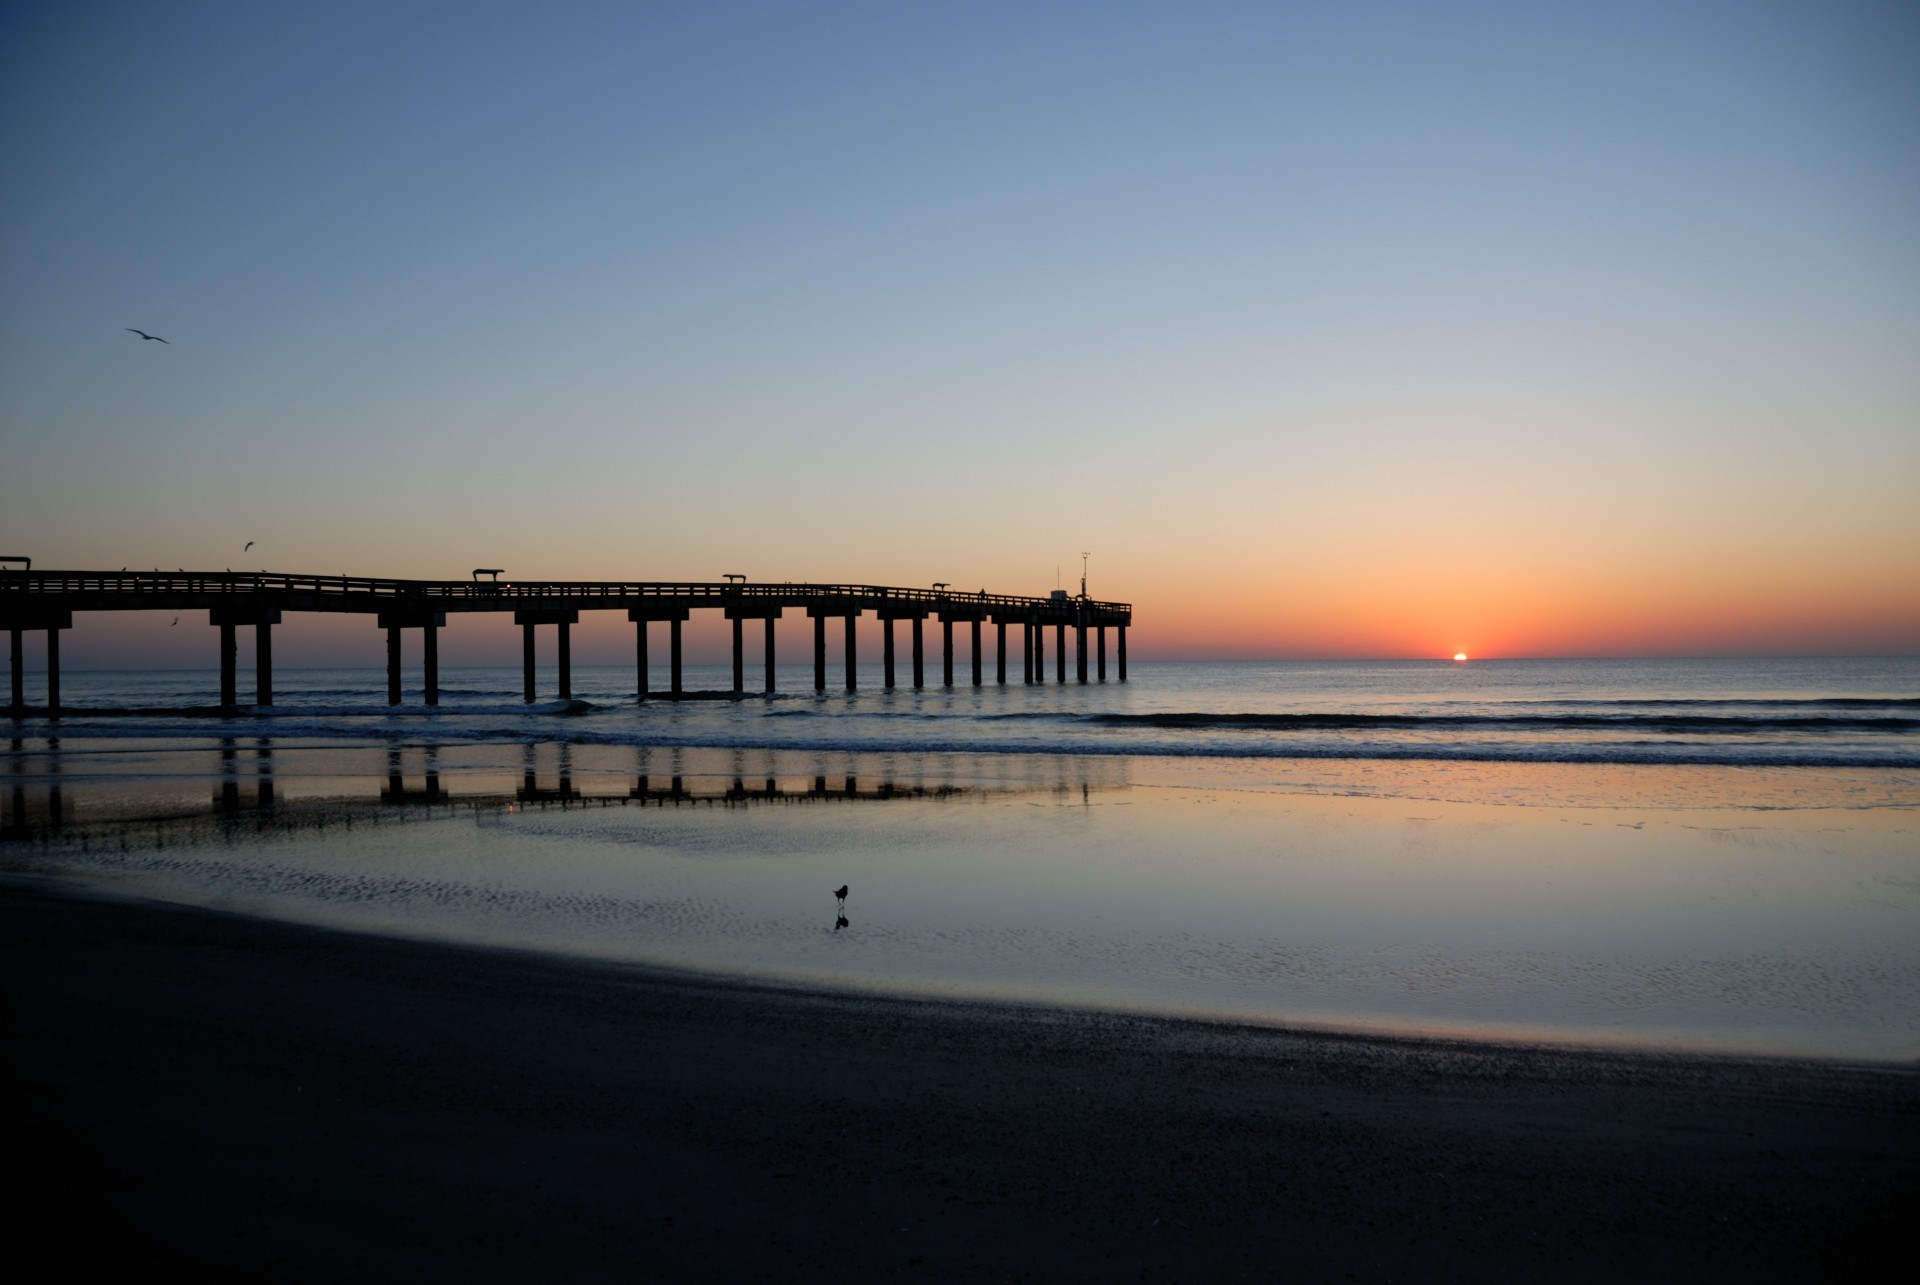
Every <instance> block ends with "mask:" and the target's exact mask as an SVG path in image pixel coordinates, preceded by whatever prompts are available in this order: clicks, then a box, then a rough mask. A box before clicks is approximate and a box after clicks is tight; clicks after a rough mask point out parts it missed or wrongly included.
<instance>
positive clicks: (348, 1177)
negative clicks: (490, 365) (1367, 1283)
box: [0, 877, 1920, 1280]
mask: <svg viewBox="0 0 1920 1285" xmlns="http://www.w3.org/2000/svg"><path fill="white" fill-rule="evenodd" d="M0 916H3V917H4V920H5V926H6V931H5V933H4V940H5V942H6V945H5V950H6V951H7V955H8V961H7V978H8V980H7V990H8V1004H7V1011H8V1018H7V1030H8V1034H7V1038H6V1043H7V1049H8V1053H7V1059H8V1063H9V1067H8V1070H9V1075H10V1077H11V1078H12V1080H13V1081H14V1084H15V1089H16V1093H18V1094H20V1095H21V1096H20V1097H19V1098H17V1100H18V1101H20V1102H21V1103H22V1104H23V1108H22V1111H21V1113H20V1116H21V1121H22V1123H23V1124H24V1126H25V1129H24V1132H25V1134H26V1152H27V1154H26V1156H25V1158H26V1159H27V1161H28V1166H27V1167H28V1170H29V1171H31V1172H36V1173H40V1174H43V1175H45V1176H46V1177H47V1181H46V1182H45V1183H44V1184H43V1185H41V1187H40V1188H39V1198H40V1199H42V1200H44V1201H45V1202H46V1206H45V1207H46V1209H47V1210H52V1209H55V1208H58V1207H60V1205H61V1204H62V1202H63V1201H66V1200H73V1199H85V1200H87V1201H89V1202H91V1203H92V1205H93V1207H95V1208H96V1209H98V1210H99V1212H100V1216H101V1218H102V1219H103V1220H104V1221H105V1223H106V1224H107V1225H108V1226H109V1227H111V1228H112V1229H113V1231H114V1234H113V1236H112V1237H110V1238H109V1240H108V1242H107V1244H106V1245H105V1246H103V1247H102V1248H101V1249H99V1250H98V1251H96V1252H100V1253H106V1254H109V1255H125V1260H126V1261H128V1262H132V1261H136V1260H149V1261H150V1260H151V1259H153V1258H155V1257H158V1258H160V1259H166V1260H171V1261H174V1262H176V1263H179V1264H181V1265H184V1266H191V1267H193V1268H195V1269H196V1270H200V1271H202V1272H208V1271H211V1272H212V1273H214V1274H216V1275H218V1274H229V1273H231V1274H248V1273H253V1272H258V1271H265V1270H271V1271H273V1272H275V1273H276V1274H278V1275H283V1276H293V1277H312V1278H319V1277H333V1278H337V1277H338V1276H339V1275H340V1274H342V1273H344V1272H348V1271H359V1272H365V1271H371V1272H374V1273H375V1274H382V1275H384V1274H397V1273H399V1272H401V1271H411V1270H417V1269H422V1268H430V1269H431V1270H432V1271H433V1272H434V1273H435V1274H448V1275H451V1274H454V1273H455V1272H456V1271H457V1272H458V1273H459V1274H462V1275H470V1276H477V1277H480V1278H488V1279H490V1278H501V1279H505V1278H508V1277H519V1278H524V1277H525V1276H526V1275H530V1274H534V1273H536V1272H537V1273H540V1274H543V1275H557V1276H560V1277H563V1278H564V1277H573V1276H591V1275H601V1274H613V1273H621V1274H627V1275H631V1274H635V1273H638V1272H645V1273H647V1274H651V1275H657V1276H666V1277H669V1278H673V1277H685V1276H693V1275H698V1276H707V1277H721V1278H738V1277H744V1276H757V1275H760V1274H761V1273H763V1272H770V1273H773V1274H775V1275H792V1274H796V1273H799V1272H802V1271H811V1270H813V1269H814V1268H815V1267H818V1268H820V1269H822V1270H831V1271H845V1270H847V1269H849V1268H855V1269H859V1270H868V1271H890V1270H893V1271H899V1272H901V1273H911V1274H915V1275H921V1276H933V1277H936V1278H938V1277H943V1276H967V1277H981V1276H984V1277H987V1278H999V1277H1011V1276H1014V1275H1018V1274H1021V1273H1032V1274H1036V1275H1070V1276H1076V1277H1081V1278H1115V1277H1118V1276H1122V1275H1124V1276H1128V1277H1133V1276H1136V1275H1138V1274H1139V1273H1140V1272H1141V1271H1142V1270H1144V1271H1145V1272H1146V1274H1147V1275H1148V1276H1149V1277H1150V1278H1156V1279H1158V1278H1168V1279H1173V1278H1183V1277H1184V1278H1198V1277H1212V1278H1220V1277H1226V1278H1235V1277H1240V1278H1250V1277H1252V1276H1255V1275H1262V1276H1267V1275H1270V1274H1271V1272H1272V1271H1273V1270H1274V1268H1275V1265H1276V1264H1285V1265H1287V1266H1290V1267H1292V1268H1293V1269H1294V1270H1295V1271H1296V1272H1297V1273H1299V1274H1304V1275H1306V1276H1308V1277H1309V1278H1314V1277H1318V1276H1340V1275H1342V1274H1344V1273H1347V1272H1354V1273H1356V1274H1358V1275H1359V1276H1361V1277H1374V1276H1395V1275H1415V1276H1419V1277H1423V1278H1434V1277H1439V1278H1442V1279H1445V1278H1450V1277H1457V1278H1460V1279H1482V1280H1484V1279H1519V1278H1521V1277H1523V1276H1525V1277H1530V1278H1531V1277H1537V1276H1539V1275H1540V1274H1542V1273H1548V1272H1550V1273H1553V1274H1554V1275H1557V1276H1561V1277H1570V1278H1573V1279H1594V1280H1610V1279H1626V1278H1629V1277H1632V1278H1640V1279H1644V1278H1646V1277H1648V1276H1687V1277H1706V1278H1717V1277H1723V1276H1724V1277H1727V1278H1729V1279H1731V1278H1733V1277H1736V1276H1738V1277H1740V1278H1743V1279H1755V1278H1762V1279H1788V1278H1795V1279H1806V1278H1808V1277H1809V1276H1823V1275H1831V1274H1836V1273H1838V1272H1840V1271H1844V1270H1848V1269H1849V1268H1853V1267H1860V1268H1864V1267H1865V1265H1866V1263H1867V1260H1868V1258H1869V1257H1870V1256H1871V1252H1872V1251H1873V1250H1874V1249H1875V1248H1876V1247H1879V1246H1881V1245H1884V1244H1886V1243H1889V1242H1891V1241H1892V1239H1893V1238H1894V1237H1895V1236H1896V1235H1899V1234H1902V1232H1903V1230H1904V1222H1905V1217H1906V1214H1907V1213H1908V1212H1909V1211H1910V1209H1911V1208H1912V1202H1913V1200H1914V1197H1915V1196H1916V1195H1920V1071H1917V1070H1916V1068H1915V1066H1914V1065H1913V1064H1911V1063H1897V1064H1883V1063H1848V1062H1836V1061H1826V1060H1819V1059H1791V1058H1753V1057H1721V1056H1709V1055H1695V1054H1680V1053H1666V1052H1628V1051H1622V1050H1610V1049H1574V1048H1563V1047H1546V1046H1531V1045H1524V1044H1506V1043H1487V1044H1478V1043H1472V1042H1465V1041H1447V1040H1439V1041H1426V1040H1417V1039H1406V1038H1397V1037H1378V1036H1369V1035H1361V1034H1342V1033H1332V1032H1320V1031H1289V1030H1278V1029H1273V1028H1266V1027H1249V1026H1234V1025H1230V1024H1219V1023H1209V1022H1204V1021H1192V1020H1183V1019H1177V1018H1165V1017H1150V1016H1128V1015H1122V1014H1118V1013H1112V1012H1104V1011H1077V1010H1067V1009H1050V1008H1045V1007H1041V1006H1037V1005H1036V1006H1031V1007H1029V1006H1025V1005H1016V1004H971V1003H966V1002H958V1001H950V1000H917V999H903V998H885V997H878V996H872V995H863V994H850V993H833V992H818V991H807V990H803V989H798V988H789V987H785V986H781V985H773V986H765V985H757V984H754V983H751V982H744V983H734V982H729V981H725V980H716V979H710V978H701V977H684V976H678V977H677V976H674V975H671V974H668V973H664V972H659V971H654V970H648V969H641V968H636V967H633V966H628V965H621V964H610V963H609V964H602V963H597V962H594V961H591V960H575V959H564V958H560V957H556V956H549V955H534V954H520V953H516V952H511V951H501V950H494V949H488V948H482V947H471V946H456V945H442V944H436V943H427V942H419V941H408V940H403V939H396V938H383V937H374V936H366V935H361V934H355V933H351V932H342V931H336V930H329V929H320V928H309V927H301V926H295V925H289V924H284V923H278V922H275V921H270V920H260V919H253V918H249V917H243V916H237V915H230V914H224V913H222V912H218V911H209V910H198V909H189V908H180V907H173V906H165V905H159V904H153V903H141V902H133V901H120V900H116V899H112V898H110V897H99V896H90V895H76V894H74V893H73V892H72V891H69V890H65V889H62V888H59V887H58V886H51V885H49V884H48V883H46V882H45V881H42V880H40V879H22V878H19V877H9V878H6V879H4V880H0ZM216 1211H217V1214H216ZM35 1212H39V1211H38V1210H36V1211H35Z"/></svg>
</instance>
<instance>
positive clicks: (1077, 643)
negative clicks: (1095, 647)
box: [1073, 612, 1087, 687]
mask: <svg viewBox="0 0 1920 1285" xmlns="http://www.w3.org/2000/svg"><path fill="white" fill-rule="evenodd" d="M1073 665H1074V670H1075V676H1076V677H1077V678H1079V680H1080V685H1081V686H1083V687H1084V686H1086V682H1087V617H1086V614H1085V613H1084V612H1083V613H1081V616H1080V618H1079V619H1078V620H1076V621H1074V622H1073Z"/></svg>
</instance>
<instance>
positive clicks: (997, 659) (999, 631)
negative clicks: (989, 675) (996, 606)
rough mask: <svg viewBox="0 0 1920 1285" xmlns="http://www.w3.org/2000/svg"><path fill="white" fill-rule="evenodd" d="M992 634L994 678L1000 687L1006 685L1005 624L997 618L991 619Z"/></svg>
mask: <svg viewBox="0 0 1920 1285" xmlns="http://www.w3.org/2000/svg"><path fill="white" fill-rule="evenodd" d="M993 633H994V644H995V646H994V649H993V659H994V678H993V680H994V681H995V682H996V683H999V684H1000V685H1001V686H1002V687H1005V686H1006V685H1007V622H1006V621H1005V620H1004V619H1002V618H1001V617H999V616H995V617H994V618H993Z"/></svg>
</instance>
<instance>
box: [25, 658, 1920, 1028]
mask: <svg viewBox="0 0 1920 1285" xmlns="http://www.w3.org/2000/svg"><path fill="white" fill-rule="evenodd" d="M957 670H959V671H960V672H961V673H962V674H963V673H964V665H962V666H957ZM935 672H936V673H937V669H936V671H935ZM750 676H751V677H754V678H758V677H760V672H759V671H758V670H757V669H750ZM831 676H832V677H834V678H836V679H837V678H839V677H840V674H839V672H838V670H837V667H836V668H835V671H834V672H833V674H832V675H831ZM930 676H931V675H930ZM778 678H779V685H780V687H781V688H782V690H781V691H779V692H777V693H775V694H772V695H764V694H761V693H759V692H751V691H750V692H748V693H747V694H746V695H744V696H742V697H739V698H733V697H731V696H730V695H728V694H727V693H725V692H724V690H723V689H724V688H726V687H728V686H730V681H731V671H730V669H729V668H727V667H721V666H714V667H701V666H690V667H689V668H688V671H687V686H688V687H689V688H690V689H695V690H699V689H705V690H704V691H702V692H701V696H702V698H700V699H690V700H682V701H667V700H658V699H656V700H651V701H648V702H645V703H637V702H636V701H635V700H634V699H633V692H632V688H633V674H632V671H631V670H630V669H627V668H616V667H607V668H576V669H575V671H574V675H573V699H572V700H571V701H566V702H562V701H558V700H553V699H545V700H541V701H538V702H536V703H534V704H532V705H527V704H525V703H523V702H522V701H520V700H519V699H518V695H519V687H520V672H519V670H518V669H516V668H499V669H448V670H445V671H443V674H442V689H441V690H442V703H441V705H440V706H438V707H437V708H435V709H429V708H427V707H425V706H424V705H421V704H420V703H419V700H420V696H419V693H418V691H417V690H413V689H411V688H409V689H408V691H407V692H406V703H404V704H402V705H401V706H399V707H397V708H389V707H387V706H386V705H385V676H384V673H383V672H381V671H378V670H282V671H280V672H279V673H277V674H276V684H275V685H276V702H277V703H276V705H275V706H274V707H273V708H272V709H270V710H266V709H256V710H246V711H242V712H241V713H239V714H237V715H234V716H221V715H220V714H219V712H218V711H216V710H213V709H210V708H209V706H210V704H211V702H212V700H213V699H214V694H215V692H216V691H217V678H216V676H215V675H214V674H212V673H210V672H204V671H145V672H107V671H96V672H69V673H67V674H66V675H64V676H63V687H64V692H63V698H64V703H65V705H66V706H67V707H68V709H69V712H68V713H67V715H66V716H64V717H62V718H61V719H60V720H59V721H58V722H57V723H50V722H48V721H47V720H45V719H20V720H15V721H14V722H13V724H12V728H11V740H10V742H9V745H8V748H7V749H6V751H5V758H4V772H5V776H6V787H5V789H4V808H5V813H4V818H5V835H6V838H5V839H4V841H0V855H3V856H4V858H5V861H6V863H7V866H8V868H9V869H11V870H12V871H14V872H15V873H17V874H21V875H25V876H29V877H47V878H59V879H65V880H70V881H80V882H85V883H89V884H91V885H93V886H96V887H100V888H106V889H111V890H113V891H116V892H120V893H124V894H127V895H138V896H144V897H156V898H160V899H165V900H177V901H183V902H189V903H193V904H199V905H212V906H220V907H225V908H229V909H236V910H241V911H244V912H247V913H254V914H263V915H271V916H277V917H282V918H289V919H295V920H300V921H304V922H315V923H324V924H329V925H335V926H341V927H348V928H355V929H361V930H367V931H377V932H389V933H400V934H405V935H410V936H417V937H428V938H436V939H446V940H457V941H467V942H476V943H483V944H489V945H497V946H506V947H512V948H516V949H528V950H540V951H554V952H560V953H569V954H587V955H593V956H595V957H599V958H611V959H618V960H623V961H628V962H631V963H634V964H636V965H647V966H653V967H667V968H673V969H680V970H686V971H691V972H697V973H701V974H707V975H719V976H727V977H737V978H750V979H754V980H757V981H761V982H766V983H770V984H791V985H802V986H809V987H829V988H842V989H848V990H856V991H858V990H865V991H885V992H889V993H908V994H933V995H940V996H944V997H961V998H979V999H988V1000H995V1001H1003V1002H1005V1001H1017V1002H1032V1003H1042V1004H1065V1005H1077V1006H1085V1007H1094V1008H1117V1009H1126V1010H1137V1011H1153V1012H1173V1013H1181V1014H1186V1015H1192V1016H1202V1017H1208V1018H1216V1019H1221V1020H1234V1021H1253V1022H1261V1023H1268V1024H1281V1025H1295V1026H1312V1027H1320V1028H1331V1029H1361V1030H1370V1031H1388V1032H1403V1033H1418V1034H1426V1035H1432V1034H1441V1035H1449V1036H1456V1037H1462V1038H1473V1039H1528V1040H1548V1041H1559V1042H1568V1043H1600V1044H1616V1045H1618V1044H1625V1045H1632V1046H1636V1047H1675V1048H1686V1049H1692V1050H1717V1051H1734V1052H1764V1053H1791V1054H1810V1055H1819V1056H1845V1057H1865V1058H1879V1059H1886V1058H1894V1059H1910V1058H1913V1057H1915V1056H1920V659H1914V658H1866V659H1786V660H1747V659H1741V660H1590V661H1563V660H1541V661H1471V662H1466V663H1454V662H1420V661H1401V662H1358V661H1355V662H1271V663H1251V662H1220V663H1194V664H1184V663H1180V664H1177V663H1150V662H1137V663H1135V664H1134V665H1133V666H1132V668H1131V672H1130V678H1131V681H1129V682H1127V683H1124V684H1122V683H1118V682H1108V683H1104V684H1100V683H1093V684H1089V685H1085V686H1082V685H1079V684H1074V683H1069V684H1065V685H1056V684H1053V683H1047V684H1044V685H1034V686H1027V685H1024V684H1021V683H1018V682H1015V683H1013V684H1010V685H1007V686H1004V687H1003V686H999V685H996V684H992V683H989V684H988V685H986V686H983V687H980V688H974V687H972V686H956V687H953V688H945V687H941V686H929V687H926V688H924V689H920V690H915V689H912V688H910V687H900V688H896V689H894V690H891V691H889V690H885V689H883V688H882V687H880V686H879V685H878V683H877V682H875V681H872V680H873V679H877V674H874V675H869V674H867V673H865V672H863V673H862V674H861V680H862V682H863V683H865V684H868V685H863V686H862V687H860V688H859V689H858V690H856V691H853V692H848V691H845V690H843V689H841V688H840V687H839V686H838V685H835V686H831V687H829V689H828V690H827V691H825V692H821V693H816V692H814V691H813V690H812V689H811V682H812V671H811V668H810V667H807V666H801V667H791V668H783V669H782V670H781V671H780V673H779V675H778ZM664 685H665V673H664V671H663V672H661V673H659V674H657V675H655V676H653V678H652V686H653V687H654V688H655V690H656V691H657V690H658V689H659V688H661V687H664ZM241 690H242V691H243V692H246V691H249V690H251V686H250V682H249V681H248V676H247V675H245V674H243V675H242V680H241ZM540 690H541V691H542V692H546V693H551V692H553V691H554V690H555V679H554V675H553V674H552V672H551V671H550V670H549V671H546V672H543V673H542V674H541V676H540ZM128 709H137V710H140V711H142V712H141V713H140V714H139V715H138V716H132V717H130V716H127V715H126V714H124V713H120V712H116V711H124V710H128ZM842 885H846V886H848V887H849V888H850V894H849V896H848V898H847V901H846V902H845V904H844V905H843V904H842V903H840V902H839V901H837V900H836V899H835V898H834V897H832V896H831V895H830V893H831V890H832V889H835V888H837V887H839V886H842Z"/></svg>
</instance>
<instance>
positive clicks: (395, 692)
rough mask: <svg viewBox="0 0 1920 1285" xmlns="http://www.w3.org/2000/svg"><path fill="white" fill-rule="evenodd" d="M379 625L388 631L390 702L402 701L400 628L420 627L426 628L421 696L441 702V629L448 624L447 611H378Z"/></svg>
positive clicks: (431, 703) (422, 646) (423, 641)
mask: <svg viewBox="0 0 1920 1285" xmlns="http://www.w3.org/2000/svg"><path fill="white" fill-rule="evenodd" d="M378 620H379V622H380V627H381V628H382V629H384V630H386V631H387V704H389V705H398V704H399V703H400V694H401V684H400V631H401V630H402V629H419V630H424V631H425V635H426V636H425V637H424V638H423V639H422V640H421V647H420V651H421V661H422V664H421V668H422V669H423V670H424V671H425V672H424V673H423V674H422V675H421V682H420V686H421V689H422V692H421V698H422V699H423V700H425V701H426V703H427V704H429V705H438V704H439V703H440V630H441V629H443V628H444V627H445V626H446V623H447V614H446V613H445V612H444V611H421V610H418V609H417V608H416V609H414V610H411V611H383V612H381V613H380V614H379V616H378Z"/></svg>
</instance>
